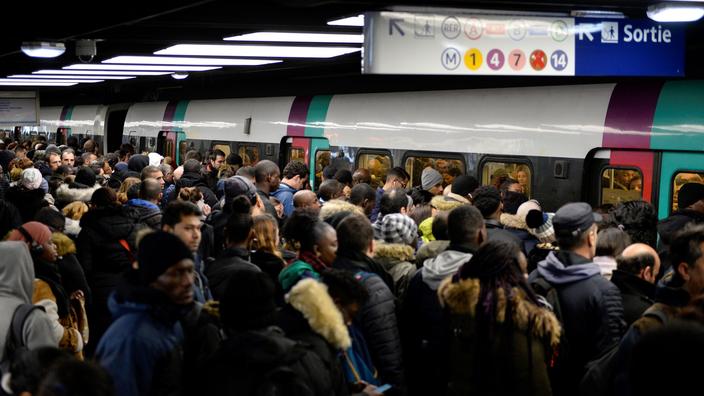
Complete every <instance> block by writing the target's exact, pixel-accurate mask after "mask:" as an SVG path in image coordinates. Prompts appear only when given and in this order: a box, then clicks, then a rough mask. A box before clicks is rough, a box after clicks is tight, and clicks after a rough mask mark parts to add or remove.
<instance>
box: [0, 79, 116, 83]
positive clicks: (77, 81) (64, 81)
mask: <svg viewBox="0 0 704 396" xmlns="http://www.w3.org/2000/svg"><path fill="white" fill-rule="evenodd" d="M0 81H1V82H26V83H35V82H53V83H77V84H79V83H98V82H103V80H55V79H52V78H45V79H43V80H36V79H33V78H0Z"/></svg>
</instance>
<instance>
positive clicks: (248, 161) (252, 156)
mask: <svg viewBox="0 0 704 396" xmlns="http://www.w3.org/2000/svg"><path fill="white" fill-rule="evenodd" d="M238 154H239V155H240V157H242V164H243V165H244V166H254V165H256V163H257V162H259V147H257V146H250V145H247V146H240V149H239V151H238Z"/></svg>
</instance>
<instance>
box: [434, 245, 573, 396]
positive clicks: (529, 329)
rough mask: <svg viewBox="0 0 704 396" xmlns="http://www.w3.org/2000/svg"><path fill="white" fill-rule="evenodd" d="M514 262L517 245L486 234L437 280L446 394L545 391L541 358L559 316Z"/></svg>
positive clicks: (555, 336)
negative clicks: (444, 322) (443, 318)
mask: <svg viewBox="0 0 704 396" xmlns="http://www.w3.org/2000/svg"><path fill="white" fill-rule="evenodd" d="M521 263H522V264H521ZM521 267H523V268H525V257H523V255H522V253H521V252H520V251H519V250H518V247H516V246H514V245H513V244H509V243H506V242H502V241H490V242H488V243H486V244H485V245H483V246H482V247H481V248H480V249H479V250H478V251H477V253H476V254H475V255H474V256H473V257H472V259H471V260H470V261H469V262H468V263H467V264H465V265H464V266H463V267H462V268H461V269H460V270H459V272H458V273H457V274H455V275H454V276H453V277H452V278H447V279H446V280H445V281H443V283H442V285H441V286H440V288H439V290H438V296H439V298H440V302H441V304H442V305H443V307H444V308H445V309H446V310H447V311H448V313H449V317H450V321H449V325H450V331H449V332H448V334H452V339H451V343H452V348H451V349H450V350H451V351H452V352H451V370H450V374H449V376H450V381H449V385H448V395H468V394H472V395H551V394H552V390H551V387H550V381H549V378H548V362H549V359H550V356H551V355H552V351H553V350H554V348H556V347H557V346H558V345H559V339H560V338H559V337H560V324H559V322H558V320H557V318H556V317H555V315H553V314H552V312H550V311H549V310H547V309H545V308H543V307H541V306H540V305H539V302H538V299H537V298H536V296H535V294H534V293H533V291H532V290H531V289H530V287H529V286H528V284H527V283H526V281H525V277H524V272H523V270H522V268H521Z"/></svg>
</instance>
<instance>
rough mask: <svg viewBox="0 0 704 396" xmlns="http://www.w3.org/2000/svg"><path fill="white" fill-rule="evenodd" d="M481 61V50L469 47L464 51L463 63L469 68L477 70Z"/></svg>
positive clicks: (482, 59)
mask: <svg viewBox="0 0 704 396" xmlns="http://www.w3.org/2000/svg"><path fill="white" fill-rule="evenodd" d="M483 61H484V58H483V57H482V52H481V51H479V50H478V49H476V48H470V49H469V50H467V52H465V53H464V64H465V66H467V68H468V69H469V70H475V71H476V70H478V69H479V68H480V67H481V66H482V62H483Z"/></svg>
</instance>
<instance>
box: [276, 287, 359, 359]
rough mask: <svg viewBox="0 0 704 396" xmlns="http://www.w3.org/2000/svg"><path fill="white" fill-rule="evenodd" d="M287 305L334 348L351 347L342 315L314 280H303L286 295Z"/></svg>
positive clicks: (326, 290) (324, 289) (326, 292)
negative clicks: (298, 313) (301, 315)
mask: <svg viewBox="0 0 704 396" xmlns="http://www.w3.org/2000/svg"><path fill="white" fill-rule="evenodd" d="M286 299H287V300H288V303H289V304H290V305H291V306H292V307H293V308H295V309H296V310H297V311H298V312H300V313H302V314H303V317H305V318H306V320H307V321H308V325H310V327H311V329H312V330H313V331H314V332H316V333H317V334H320V335H321V336H322V337H323V338H325V340H326V341H327V342H329V343H330V344H331V345H333V346H334V347H336V348H339V349H343V350H346V349H347V348H349V347H350V346H351V345H352V341H351V339H350V334H349V331H348V330H347V326H346V325H345V321H344V319H343V318H342V313H341V312H340V310H339V309H337V306H336V305H335V303H334V302H333V301H332V298H331V297H330V294H328V288H327V286H325V284H323V283H322V282H319V281H317V280H315V279H311V278H308V279H303V280H301V281H299V282H298V283H297V284H296V286H294V287H293V288H291V291H290V292H289V293H288V294H287V295H286Z"/></svg>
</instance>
